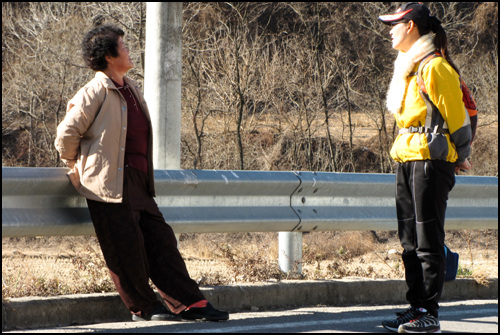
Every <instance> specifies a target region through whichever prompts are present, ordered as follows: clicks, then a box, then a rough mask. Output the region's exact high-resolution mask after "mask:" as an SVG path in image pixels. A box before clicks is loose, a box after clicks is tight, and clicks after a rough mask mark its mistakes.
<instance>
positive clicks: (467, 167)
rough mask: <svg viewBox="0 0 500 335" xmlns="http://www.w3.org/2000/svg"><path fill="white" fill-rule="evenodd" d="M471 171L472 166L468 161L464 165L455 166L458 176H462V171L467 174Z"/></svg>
mask: <svg viewBox="0 0 500 335" xmlns="http://www.w3.org/2000/svg"><path fill="white" fill-rule="evenodd" d="M471 169H472V164H471V163H470V162H469V161H468V160H467V159H465V161H463V163H460V164H455V173H456V174H460V171H461V172H465V171H468V170H471Z"/></svg>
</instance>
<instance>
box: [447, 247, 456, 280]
mask: <svg viewBox="0 0 500 335" xmlns="http://www.w3.org/2000/svg"><path fill="white" fill-rule="evenodd" d="M444 256H445V258H446V272H445V275H444V281H451V280H454V279H455V278H456V277H457V272H458V254H457V253H456V252H453V251H451V250H450V248H448V247H447V246H446V245H445V246H444Z"/></svg>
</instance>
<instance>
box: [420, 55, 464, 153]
mask: <svg viewBox="0 0 500 335" xmlns="http://www.w3.org/2000/svg"><path fill="white" fill-rule="evenodd" d="M426 72H427V73H426ZM423 78H424V81H425V85H426V87H427V90H428V93H429V97H430V98H431V100H432V101H433V102H435V105H436V107H437V108H438V109H439V112H440V113H441V116H442V117H443V119H444V120H445V121H446V123H447V125H448V130H449V132H450V137H451V141H452V142H453V144H454V145H455V147H456V150H457V154H458V159H457V163H462V162H463V161H465V159H466V158H467V157H469V155H470V152H471V147H470V142H471V139H472V131H471V126H470V119H469V113H468V112H467V110H466V109H465V106H464V103H463V101H462V90H461V88H460V78H459V76H458V74H457V72H456V71H455V70H454V69H453V68H452V67H451V65H450V64H448V62H447V61H446V60H445V59H444V58H443V57H438V58H435V59H433V60H431V61H430V62H429V66H427V67H426V68H425V69H424V73H423Z"/></svg>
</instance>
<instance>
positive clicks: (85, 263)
mask: <svg viewBox="0 0 500 335" xmlns="http://www.w3.org/2000/svg"><path fill="white" fill-rule="evenodd" d="M277 235H278V234H277V233H225V234H183V235H181V239H180V242H179V249H180V251H181V253H182V255H183V257H184V259H185V260H186V264H187V267H188V270H189V272H190V274H191V277H192V278H193V279H195V280H196V281H197V282H198V283H199V284H200V285H201V286H205V285H226V284H234V283H245V282H263V281H279V280H282V279H289V278H294V279H304V280H317V279H338V278H345V277H364V278H372V279H376V278H403V277H404V267H403V265H402V263H401V261H400V259H399V258H397V257H395V258H392V257H390V256H389V254H388V251H389V250H391V249H396V250H398V251H400V249H401V248H400V246H399V242H398V239H397V236H396V234H395V233H394V232H315V233H306V234H304V236H303V259H302V268H303V271H302V276H300V277H297V276H295V277H289V276H287V275H286V274H284V273H282V272H281V271H280V270H279V266H278V260H277V258H278V257H277V255H278V236H277ZM446 243H447V245H448V246H449V247H450V248H451V249H452V250H454V251H457V252H459V254H460V267H461V273H462V275H461V276H462V277H464V276H469V277H473V278H475V279H476V280H477V281H478V282H480V283H482V284H487V283H488V280H489V278H492V277H498V230H491V231H465V232H463V231H462V232H448V234H447V238H446ZM111 291H115V288H114V285H113V283H112V282H111V280H110V278H109V275H108V271H107V268H106V266H105V263H104V260H103V258H102V254H101V252H100V247H99V245H98V243H97V239H96V238H95V237H94V236H87V237H37V238H3V239H2V299H8V298H13V297H25V296H50V295H60V294H77V293H99V292H111Z"/></svg>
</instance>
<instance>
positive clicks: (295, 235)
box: [278, 232, 302, 274]
mask: <svg viewBox="0 0 500 335" xmlns="http://www.w3.org/2000/svg"><path fill="white" fill-rule="evenodd" d="M278 235H279V257H278V262H279V265H280V269H281V271H283V272H286V273H289V272H290V271H292V273H295V274H302V263H301V259H302V233H301V232H280V233H279V234H278Z"/></svg>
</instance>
